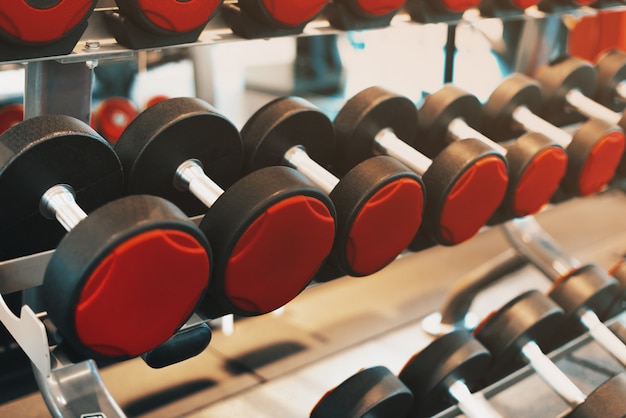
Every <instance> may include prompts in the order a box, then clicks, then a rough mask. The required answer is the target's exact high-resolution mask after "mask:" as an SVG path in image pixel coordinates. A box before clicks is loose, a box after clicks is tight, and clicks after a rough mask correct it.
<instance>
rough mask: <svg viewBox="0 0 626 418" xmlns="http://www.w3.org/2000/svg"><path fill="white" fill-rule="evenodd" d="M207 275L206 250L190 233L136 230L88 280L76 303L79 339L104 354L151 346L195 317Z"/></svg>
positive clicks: (132, 353)
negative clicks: (194, 313) (192, 316)
mask: <svg viewBox="0 0 626 418" xmlns="http://www.w3.org/2000/svg"><path fill="white" fill-rule="evenodd" d="M209 274H210V265H209V256H208V254H207V251H206V249H205V248H204V247H203V246H202V245H201V244H200V243H199V242H198V241H196V239H195V238H193V237H192V236H191V235H189V234H187V233H185V232H182V231H177V230H161V229H159V230H149V231H147V232H143V233H141V234H138V235H136V236H134V237H132V238H131V239H129V240H127V241H125V242H124V243H123V244H121V245H119V246H117V247H116V248H114V249H113V251H112V252H110V253H109V254H108V255H107V256H106V257H105V258H104V260H103V261H102V262H101V263H99V264H98V266H97V267H96V269H95V270H94V271H93V273H92V274H91V275H90V276H89V278H88V279H87V281H86V283H85V285H84V286H83V288H82V291H81V293H80V296H79V299H78V302H77V304H76V307H75V326H76V332H77V334H78V337H79V339H80V341H81V342H82V343H83V344H84V345H85V346H86V347H88V348H89V349H90V350H92V351H94V352H96V353H99V354H102V355H105V356H112V357H125V356H130V357H134V356H137V355H140V354H142V353H144V352H146V351H148V350H150V349H153V348H155V347H157V346H159V345H160V344H162V343H164V342H165V341H167V340H168V339H169V338H170V337H171V336H172V335H173V334H174V332H175V331H176V329H177V328H178V327H179V326H180V325H181V324H182V323H183V322H184V321H185V320H186V319H187V318H188V317H189V315H191V313H192V312H193V310H194V308H195V307H196V305H197V303H198V302H199V300H200V298H201V297H202V295H203V293H204V290H205V289H206V287H207V284H208V279H209ZM105 341H106V343H105Z"/></svg>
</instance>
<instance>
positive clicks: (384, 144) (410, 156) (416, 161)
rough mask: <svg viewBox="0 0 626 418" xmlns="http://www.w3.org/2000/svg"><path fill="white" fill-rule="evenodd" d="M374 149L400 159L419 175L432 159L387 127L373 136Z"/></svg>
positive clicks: (421, 174) (424, 170) (422, 173)
mask: <svg viewBox="0 0 626 418" xmlns="http://www.w3.org/2000/svg"><path fill="white" fill-rule="evenodd" d="M374 147H375V149H374V150H375V151H376V152H378V153H380V154H383V155H389V156H391V157H394V158H396V159H398V160H400V161H401V162H402V163H404V165H406V166H407V167H409V168H410V169H411V170H413V171H415V172H416V173H417V174H419V175H420V176H423V175H424V173H425V172H426V171H427V170H428V169H429V168H430V165H431V164H432V160H431V159H430V158H428V157H427V156H425V155H424V154H422V153H421V152H419V151H418V150H416V149H415V148H413V147H412V146H410V145H409V144H407V143H406V142H404V141H403V140H401V139H400V138H398V136H397V135H396V134H395V133H394V132H393V131H392V130H391V129H389V128H386V129H383V130H381V131H380V132H378V133H377V134H376V136H375V137H374Z"/></svg>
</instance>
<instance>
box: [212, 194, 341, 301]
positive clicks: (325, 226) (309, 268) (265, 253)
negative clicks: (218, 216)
mask: <svg viewBox="0 0 626 418" xmlns="http://www.w3.org/2000/svg"><path fill="white" fill-rule="evenodd" d="M334 239H335V220H334V218H333V216H332V215H331V213H330V211H329V209H328V208H327V207H326V205H324V204H323V203H322V202H320V201H319V200H318V199H315V198H312V197H308V196H294V197H290V198H287V199H285V200H282V201H279V202H278V203H276V204H274V205H273V206H271V207H270V208H268V209H267V210H266V211H265V212H264V213H263V214H262V215H261V216H259V217H258V218H257V219H256V220H255V221H254V222H253V223H252V225H250V227H249V228H248V229H247V230H246V231H245V233H244V234H243V235H242V237H241V238H240V239H239V241H238V242H237V244H236V245H235V248H234V250H233V253H232V256H231V257H230V260H229V262H228V266H227V268H226V274H225V279H224V288H225V291H226V294H227V296H228V297H229V299H230V300H231V303H233V305H234V306H236V307H237V308H239V309H243V310H246V311H248V312H257V313H267V312H270V311H273V310H275V309H278V308H280V307H281V306H283V305H285V304H286V303H287V302H289V301H290V300H292V299H293V298H295V297H296V296H297V295H298V294H299V293H300V292H301V291H302V290H303V289H304V288H305V287H306V285H307V284H308V283H309V282H310V281H311V279H312V278H313V276H314V274H315V273H316V272H317V270H318V269H319V268H320V266H321V265H322V263H323V262H324V260H325V259H326V257H328V255H329V254H330V250H331V248H332V245H333V241H334Z"/></svg>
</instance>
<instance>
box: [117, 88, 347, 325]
mask: <svg viewBox="0 0 626 418" xmlns="http://www.w3.org/2000/svg"><path fill="white" fill-rule="evenodd" d="M115 150H116V151H117V153H118V155H119V157H120V160H121V161H122V164H123V167H124V172H125V178H126V192H127V193H128V194H137V193H146V194H153V195H158V196H162V197H164V198H166V199H168V200H171V201H173V202H174V203H176V204H177V205H178V206H179V207H180V208H181V209H182V210H183V211H184V212H185V213H187V215H189V216H194V215H199V214H202V213H206V214H205V215H204V217H203V218H202V221H201V222H200V229H201V230H202V231H203V232H204V233H205V234H206V236H207V237H208V239H209V241H210V242H211V245H212V247H213V255H214V263H213V264H214V270H213V271H214V274H213V279H212V280H211V283H210V284H209V290H208V293H207V297H206V298H205V300H204V301H203V302H202V303H201V305H200V309H201V310H202V312H204V313H205V315H207V316H209V317H212V318H217V317H219V316H222V315H224V314H229V313H234V314H237V315H241V316H252V315H260V314H264V313H267V312H270V311H273V310H275V309H277V308H279V307H281V306H283V305H285V304H286V303H287V302H289V301H290V300H291V299H293V298H294V297H296V296H297V295H298V294H299V293H300V292H301V291H302V290H303V289H304V288H305V287H306V286H307V284H308V283H309V282H310V281H311V280H312V279H313V277H314V275H315V274H316V272H317V270H318V269H319V268H320V266H321V265H322V263H323V262H324V261H325V259H326V257H327V256H328V254H329V253H330V250H331V247H332V244H333V240H334V236H335V210H334V207H333V205H332V202H331V201H330V199H329V197H328V196H327V195H326V194H324V193H323V192H322V191H320V190H319V189H317V188H316V187H314V186H313V185H312V184H311V183H309V182H308V181H306V179H304V178H303V177H302V176H300V175H299V174H298V173H297V172H296V171H295V170H293V169H291V168H288V167H268V168H265V169H262V170H257V171H254V172H252V173H250V174H248V175H247V176H245V177H242V178H240V179H238V178H239V176H240V174H241V167H242V161H243V146H242V143H241V137H240V136H239V131H238V130H237V128H236V127H235V126H234V125H233V124H232V123H231V122H230V121H229V120H227V119H226V118H225V117H224V116H222V115H220V114H218V113H217V112H216V111H215V110H214V109H213V108H212V107H211V106H210V105H209V104H207V103H205V102H203V101H201V100H198V99H194V98H185V97H182V98H172V99H168V100H165V101H162V102H160V103H157V104H155V105H154V106H151V107H149V108H147V109H145V110H144V111H143V112H141V113H140V114H139V115H138V116H137V118H135V120H133V121H132V122H131V124H130V125H129V126H128V128H126V130H125V131H124V133H123V134H122V136H121V137H120V139H119V141H118V142H117V144H116V145H115ZM223 188H226V190H224V189H223ZM207 207H208V208H209V209H208V211H207Z"/></svg>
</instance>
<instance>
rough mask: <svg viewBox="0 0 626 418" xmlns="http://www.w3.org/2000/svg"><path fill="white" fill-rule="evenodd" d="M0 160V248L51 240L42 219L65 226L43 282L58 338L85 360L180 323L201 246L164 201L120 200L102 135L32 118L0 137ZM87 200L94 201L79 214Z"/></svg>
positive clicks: (207, 262) (203, 265)
mask: <svg viewBox="0 0 626 418" xmlns="http://www.w3.org/2000/svg"><path fill="white" fill-rule="evenodd" d="M0 161H2V164H1V167H0V195H1V196H2V201H3V204H2V205H1V207H0V230H1V231H2V242H1V244H2V247H3V249H6V248H10V249H12V250H13V251H17V250H16V247H18V248H19V250H21V251H24V250H25V248H24V246H22V245H19V246H17V243H20V244H21V243H22V242H24V241H26V240H28V239H33V240H34V239H36V237H37V236H38V234H43V233H49V232H51V231H53V233H52V235H54V236H55V238H59V237H60V234H58V233H57V232H56V230H53V229H52V228H50V226H48V225H47V224H56V222H52V221H51V220H50V219H56V220H57V221H58V223H59V224H60V225H62V227H63V228H62V229H64V230H67V231H68V232H67V233H66V234H65V236H64V237H63V238H62V239H61V240H60V242H59V243H58V245H57V246H56V249H55V251H54V252H53V254H52V256H51V258H50V261H49V263H48V265H47V268H46V271H45V274H44V278H43V285H42V300H43V302H44V304H45V310H46V311H47V313H48V316H49V318H51V319H52V322H53V323H54V325H55V326H56V327H57V328H58V330H59V331H60V334H61V335H62V337H63V339H64V341H66V342H67V343H68V344H69V345H70V346H71V347H72V348H74V349H75V350H76V351H77V352H79V353H81V354H83V355H85V356H87V357H90V358H103V357H107V358H110V357H113V358H126V357H133V356H137V355H140V354H142V353H144V352H146V351H148V350H151V349H153V348H155V347H157V346H159V345H160V344H162V343H164V342H165V341H166V340H168V339H169V338H170V337H171V336H172V335H173V334H174V333H175V332H176V331H177V330H178V328H179V327H180V326H181V325H183V324H184V323H185V321H186V320H187V318H188V317H189V316H190V315H191V314H192V313H193V311H194V309H195V308H196V306H197V304H198V303H199V301H200V300H201V299H202V297H203V296H204V294H205V291H206V288H207V286H208V281H209V276H210V273H211V264H212V263H211V250H210V247H209V243H208V241H207V239H206V238H205V236H204V234H202V232H201V231H200V230H199V229H198V228H197V227H196V226H195V225H194V224H193V223H192V222H190V221H189V220H188V218H187V217H186V216H185V214H184V213H183V212H182V211H180V210H179V209H178V208H176V207H175V206H174V205H173V204H171V203H169V202H167V201H165V200H164V199H161V198H157V197H153V196H133V197H127V198H118V197H119V196H121V194H122V186H123V175H122V167H121V164H120V161H119V159H118V157H117V156H116V154H115V152H114V151H113V149H112V148H111V146H110V145H109V144H108V143H107V142H106V141H105V140H104V139H103V138H102V137H101V136H99V135H98V134H97V133H96V132H95V131H93V130H92V129H91V128H90V127H89V126H87V125H86V124H84V123H83V122H80V121H78V120H76V119H73V118H71V117H68V116H58V115H49V116H38V117H34V118H30V119H27V120H26V121H24V122H21V123H19V124H17V125H15V126H13V127H12V128H10V129H9V130H8V131H6V132H5V133H4V134H3V135H2V136H0ZM77 202H80V203H84V206H83V207H82V208H81V207H80V206H79V205H78V203H77ZM98 206H99V207H98ZM85 207H89V208H90V209H91V208H94V207H98V208H97V209H96V210H94V211H93V212H91V213H90V214H89V216H88V217H87V215H86V214H85V212H84V208H85ZM42 215H43V216H42ZM46 218H47V219H46ZM36 244H37V243H35V245H34V246H33V248H34V247H37V245H36ZM24 245H26V244H24ZM25 252H26V251H25ZM29 252H30V251H28V252H26V253H29ZM11 255H13V253H12V254H11Z"/></svg>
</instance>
